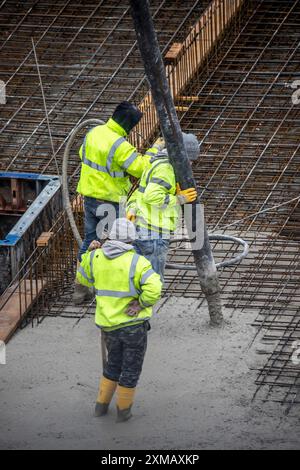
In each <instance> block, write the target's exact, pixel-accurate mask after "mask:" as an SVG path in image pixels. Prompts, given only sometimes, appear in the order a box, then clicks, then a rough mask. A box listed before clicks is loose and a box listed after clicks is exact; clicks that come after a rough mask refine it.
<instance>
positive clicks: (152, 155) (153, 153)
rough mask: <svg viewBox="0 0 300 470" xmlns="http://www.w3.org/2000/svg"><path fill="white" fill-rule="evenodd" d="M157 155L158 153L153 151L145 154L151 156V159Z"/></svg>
mask: <svg viewBox="0 0 300 470" xmlns="http://www.w3.org/2000/svg"><path fill="white" fill-rule="evenodd" d="M156 154H157V152H152V151H151V150H147V152H145V155H150V157H154V155H156Z"/></svg>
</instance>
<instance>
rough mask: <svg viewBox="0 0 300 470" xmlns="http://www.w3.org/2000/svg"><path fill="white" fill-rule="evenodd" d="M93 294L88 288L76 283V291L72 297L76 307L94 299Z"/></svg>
mask: <svg viewBox="0 0 300 470" xmlns="http://www.w3.org/2000/svg"><path fill="white" fill-rule="evenodd" d="M93 296H94V294H93V292H92V291H91V290H90V289H89V288H88V287H86V286H82V285H81V284H77V283H75V289H74V293H73V297H72V302H73V304H74V305H80V304H81V303H82V302H85V301H87V300H92V299H93Z"/></svg>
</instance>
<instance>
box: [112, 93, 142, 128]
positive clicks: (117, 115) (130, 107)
mask: <svg viewBox="0 0 300 470" xmlns="http://www.w3.org/2000/svg"><path fill="white" fill-rule="evenodd" d="M142 116H143V113H142V112H141V111H140V110H139V109H138V108H137V107H136V106H135V105H134V104H132V103H129V101H122V103H120V104H118V106H117V107H116V109H115V110H114V113H113V115H112V119H113V120H114V121H116V122H117V123H118V124H119V125H120V126H121V127H123V129H124V130H125V131H126V133H127V134H129V132H130V131H131V129H133V128H134V126H136V125H137V123H138V122H139V121H140V120H141V118H142Z"/></svg>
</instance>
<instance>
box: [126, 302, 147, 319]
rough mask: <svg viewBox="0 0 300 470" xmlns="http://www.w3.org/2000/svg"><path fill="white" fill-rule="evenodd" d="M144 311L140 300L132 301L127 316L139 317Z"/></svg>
mask: <svg viewBox="0 0 300 470" xmlns="http://www.w3.org/2000/svg"><path fill="white" fill-rule="evenodd" d="M141 310H143V307H141V305H140V303H139V301H138V300H132V301H131V302H130V304H129V305H128V307H127V311H126V313H127V315H128V316H129V317H137V316H138V314H139V313H140V311H141Z"/></svg>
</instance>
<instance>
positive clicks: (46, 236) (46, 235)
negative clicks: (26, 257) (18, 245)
mask: <svg viewBox="0 0 300 470" xmlns="http://www.w3.org/2000/svg"><path fill="white" fill-rule="evenodd" d="M52 237H53V232H42V233H41V235H40V236H39V238H38V239H37V240H36V246H39V247H44V246H48V244H49V240H51V238H52Z"/></svg>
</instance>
